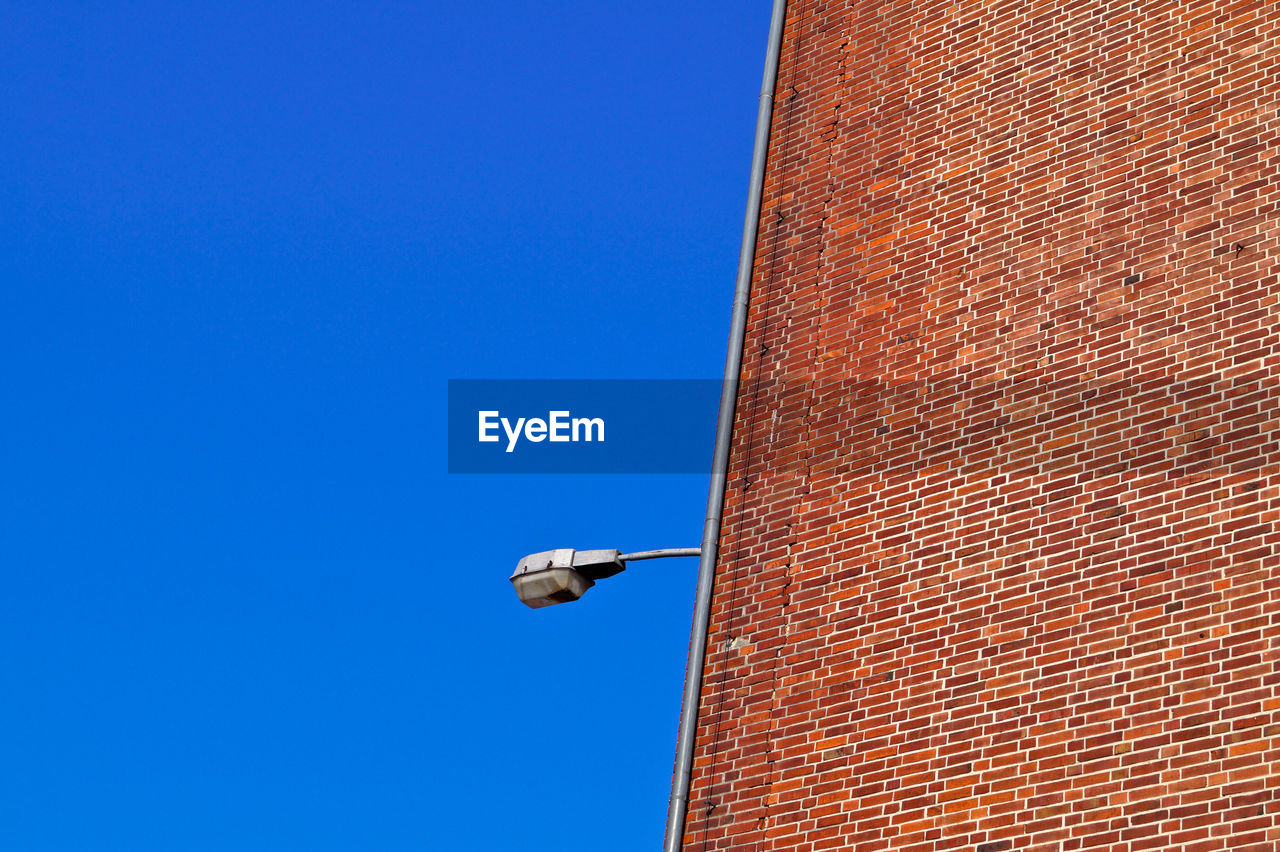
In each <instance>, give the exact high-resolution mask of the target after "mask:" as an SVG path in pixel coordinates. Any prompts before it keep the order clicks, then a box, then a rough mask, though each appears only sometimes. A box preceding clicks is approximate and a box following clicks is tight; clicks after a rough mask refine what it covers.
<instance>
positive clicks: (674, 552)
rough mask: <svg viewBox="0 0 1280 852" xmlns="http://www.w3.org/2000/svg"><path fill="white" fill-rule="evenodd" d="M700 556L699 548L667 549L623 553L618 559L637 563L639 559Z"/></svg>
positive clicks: (700, 549) (700, 550)
mask: <svg viewBox="0 0 1280 852" xmlns="http://www.w3.org/2000/svg"><path fill="white" fill-rule="evenodd" d="M701 555H702V548H701V547H668V548H665V549H663V550H637V551H636V552H635V553H623V554H621V555H620V556H619V557H618V558H619V559H621V560H622V561H623V562H639V561H640V560H641V559H667V558H669V557H672V556H701Z"/></svg>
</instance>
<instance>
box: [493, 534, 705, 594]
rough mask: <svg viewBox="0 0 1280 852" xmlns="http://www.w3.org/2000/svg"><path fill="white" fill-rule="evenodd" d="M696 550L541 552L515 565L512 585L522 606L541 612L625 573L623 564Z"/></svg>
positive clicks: (695, 551)
mask: <svg viewBox="0 0 1280 852" xmlns="http://www.w3.org/2000/svg"><path fill="white" fill-rule="evenodd" d="M701 553H702V548H699V547H669V548H667V549H666V550H640V551H637V552H635V553H622V552H621V551H618V550H573V549H571V548H561V549H559V550H544V551H543V552H541V553H531V554H529V555H528V556H526V557H524V558H523V559H521V560H520V561H519V562H518V563H517V564H516V570H515V573H513V574H512V575H511V584H512V585H513V586H515V587H516V596H517V597H519V598H520V601H521V602H522V603H524V605H525V606H528V607H531V608H533V609H541V608H542V607H544V606H554V605H555V604H559V603H569V602H570V601H576V600H577V599H578V598H580V597H582V596H583V595H584V594H585V593H586V591H587V589H589V588H591V587H592V586H594V585H595V584H596V580H603V579H605V578H606V577H612V576H613V575H614V574H620V573H622V572H623V571H625V570H626V567H627V566H626V563H628V562H637V561H639V560H641V559H666V558H669V557H672V556H699V555H701Z"/></svg>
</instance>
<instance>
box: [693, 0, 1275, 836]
mask: <svg viewBox="0 0 1280 852" xmlns="http://www.w3.org/2000/svg"><path fill="white" fill-rule="evenodd" d="M1278 36H1280V5H1278V3H1277V2H1275V0H1270V2H1258V1H1257V0H1255V2H1241V0H1221V2H1212V3H1211V2H1207V0H1194V2H1192V0H1179V2H1173V0H1150V2H1147V0H1137V2H1102V1H1101V0H1078V1H1077V2H1064V0H1052V2H1044V0H1019V2H999V3H992V2H981V3H975V2H964V0H957V2H943V3H930V2H924V1H923V0H914V2H907V1H906V0H877V2H869V0H858V2H840V1H839V0H792V2H791V4H790V9H789V11H788V16H787V26H786V36H785V42H784V46H783V55H782V65H781V70H780V74H779V82H778V89H777V108H776V111H775V115H774V123H773V136H772V140H771V151H770V158H769V166H768V175H767V180H766V188H765V198H764V213H763V217H762V222H761V227H760V242H759V249H758V253H757V256H756V260H755V277H754V282H753V286H752V302H751V313H750V319H749V327H748V332H747V346H746V350H747V355H746V358H745V361H744V365H743V370H742V391H741V395H740V398H739V403H738V416H737V424H736V431H735V433H734V446H733V454H732V464H731V471H730V476H731V490H730V493H729V497H728V502H727V504H726V509H725V522H724V526H723V529H722V535H721V557H720V565H719V569H718V575H717V579H716V587H715V597H714V602H713V621H712V628H711V633H710V651H709V656H708V660H707V665H706V670H705V678H704V686H703V693H702V701H701V709H700V716H699V728H698V742H697V753H696V764H695V772H694V786H693V792H692V797H691V802H690V809H689V819H688V823H687V830H686V835H685V848H686V849H688V850H704V849H707V850H711V849H734V850H738V849H743V850H745V849H750V850H757V849H760V850H769V849H794V850H811V849H845V848H852V849H867V850H891V849H892V850H907V849H910V850H930V851H931V852H932V850H947V849H965V850H980V852H995V850H1023V849H1028V850H1030V849H1034V850H1046V852H1047V851H1048V850H1055V852H1056V850H1072V849H1107V850H1126V852H1128V850H1140V849H1180V850H1182V849H1185V850H1208V849H1233V850H1235V849H1259V850H1262V849H1266V850H1272V849H1280V798H1278V797H1277V791H1278V789H1280V765H1278V761H1280V671H1278V670H1277V664H1278V662H1280V552H1278V546H1280V529H1278V525H1277V519H1278V518H1280V451H1278V449H1277V444H1276V441H1277V435H1278V434H1280V432H1278V431H1277V430H1280V405H1278V404H1277V403H1278V402H1280V389H1278V387H1280V313H1278V311H1280V307H1278V304H1280V299H1278V298H1277V297H1278V296H1280V283H1278V282H1277V277H1276V269H1277V267H1276V259H1277V257H1278V256H1280V245H1278V238H1280V221H1277V220H1278V219H1280V212H1278V208H1277V203H1278V202H1280V183H1277V179H1278V178H1280V175H1278V174H1277V171H1278V169H1277V166H1278V164H1280V119H1278V118H1277V108H1278V107H1280V43H1278Z"/></svg>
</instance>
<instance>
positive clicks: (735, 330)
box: [663, 0, 787, 852]
mask: <svg viewBox="0 0 1280 852" xmlns="http://www.w3.org/2000/svg"><path fill="white" fill-rule="evenodd" d="M786 12H787V0H774V3H773V19H772V21H771V23H770V24H769V50H768V52H767V53H766V54H765V60H764V82H763V83H762V85H761V87H760V109H759V111H758V112H757V114H756V141H755V150H754V152H753V153H752V156H751V181H750V184H749V187H748V189H747V215H746V221H745V222H744V223H743V227H742V249H741V251H740V252H739V253H738V279H737V284H736V285H735V288H734V294H733V316H732V319H731V320H730V324H729V353H728V356H727V357H726V358H725V366H724V384H723V386H722V387H721V390H720V414H719V417H718V419H717V422H716V444H715V451H714V455H713V457H712V465H711V487H710V489H709V492H708V494H707V517H706V521H705V523H704V524H703V526H702V548H701V551H702V553H701V557H700V561H699V563H698V592H697V597H696V599H695V602H694V610H693V629H692V632H691V633H690V637H689V662H688V664H687V666H686V668H685V678H684V703H683V704H682V705H681V707H680V729H679V733H678V734H677V735H676V765H675V772H674V774H673V777H672V779H671V801H670V803H669V805H668V807H667V837H666V842H665V843H664V844H663V850H664V852H680V847H681V844H682V841H683V838H684V820H685V814H686V813H687V812H688V808H689V785H690V783H691V780H692V776H693V746H694V734H695V733H696V731H697V727H698V700H699V698H700V696H701V694H702V666H703V663H704V662H705V660H706V656H707V630H708V628H709V626H710V622H711V588H712V585H713V583H714V581H715V573H716V555H717V554H716V551H717V548H718V545H719V543H720V518H721V513H722V512H723V510H724V490H725V479H726V477H727V476H728V470H729V442H730V440H731V439H732V437H733V417H734V411H735V408H736V406H737V402H738V373H739V372H740V371H741V369H742V343H743V337H744V336H745V335H746V330H747V301H748V299H749V298H750V296H751V271H752V268H753V267H754V264H755V256H756V233H757V231H758V230H759V227H760V199H761V196H762V195H763V192H764V166H765V160H766V158H767V157H768V155H769V127H770V124H771V122H772V121H773V91H774V88H775V86H776V85H777V81H778V56H779V54H780V53H781V52H782V28H783V22H784V20H785V19H786Z"/></svg>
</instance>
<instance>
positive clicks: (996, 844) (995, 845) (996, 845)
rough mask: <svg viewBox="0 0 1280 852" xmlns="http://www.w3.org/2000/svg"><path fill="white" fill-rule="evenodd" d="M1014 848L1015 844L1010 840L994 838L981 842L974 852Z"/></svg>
mask: <svg viewBox="0 0 1280 852" xmlns="http://www.w3.org/2000/svg"><path fill="white" fill-rule="evenodd" d="M1011 848H1013V844H1012V843H1010V842H1009V841H1008V840H993V841H991V842H990V843H980V844H978V848H977V849H975V850H974V852H1003V851H1004V850H1005V849H1011Z"/></svg>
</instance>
